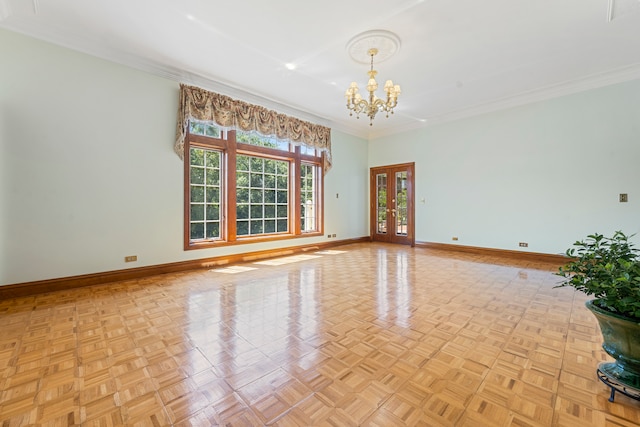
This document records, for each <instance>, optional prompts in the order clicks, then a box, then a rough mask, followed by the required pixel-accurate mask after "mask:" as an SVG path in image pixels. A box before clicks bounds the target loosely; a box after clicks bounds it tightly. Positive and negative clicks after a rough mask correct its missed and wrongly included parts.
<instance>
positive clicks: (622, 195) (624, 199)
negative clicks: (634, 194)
mask: <svg viewBox="0 0 640 427" xmlns="http://www.w3.org/2000/svg"><path fill="white" fill-rule="evenodd" d="M628 201H629V197H628V196H627V193H620V203H627V202H628Z"/></svg>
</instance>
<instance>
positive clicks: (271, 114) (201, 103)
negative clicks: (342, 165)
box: [174, 84, 331, 172]
mask: <svg viewBox="0 0 640 427" xmlns="http://www.w3.org/2000/svg"><path fill="white" fill-rule="evenodd" d="M191 119H194V120H204V121H208V122H213V123H215V124H216V125H218V126H220V127H222V128H226V129H235V130H242V131H245V132H252V131H253V132H258V133H259V134H260V135H263V136H266V137H275V138H278V139H280V140H283V141H288V142H290V143H292V144H295V145H304V146H307V147H312V148H315V149H316V150H320V152H323V153H324V165H323V168H324V171H325V172H327V171H328V170H329V169H330V168H331V129H330V128H328V127H325V126H321V125H316V124H313V123H309V122H306V121H304V120H299V119H296V118H294V117H289V116H287V115H285V114H281V113H278V112H276V111H273V110H269V109H267V108H264V107H260V106H258V105H252V104H249V103H246V102H243V101H238V100H235V99H232V98H230V97H228V96H225V95H220V94H217V93H214V92H209V91H207V90H204V89H201V88H199V87H195V86H188V85H185V84H181V85H180V105H179V107H178V125H177V129H176V143H175V146H174V150H175V152H176V154H178V156H180V158H181V159H183V160H184V139H185V138H186V136H187V130H188V127H189V120H191Z"/></svg>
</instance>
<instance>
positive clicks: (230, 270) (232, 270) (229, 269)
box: [209, 265, 257, 274]
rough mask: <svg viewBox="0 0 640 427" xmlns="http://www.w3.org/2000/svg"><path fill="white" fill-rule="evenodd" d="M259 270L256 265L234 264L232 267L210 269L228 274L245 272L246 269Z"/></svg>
mask: <svg viewBox="0 0 640 427" xmlns="http://www.w3.org/2000/svg"><path fill="white" fill-rule="evenodd" d="M251 270H257V268H256V267H245V266H242V265H232V266H230V267H224V268H216V269H214V270H209V271H212V272H214V273H226V274H236V273H244V272H245V271H251Z"/></svg>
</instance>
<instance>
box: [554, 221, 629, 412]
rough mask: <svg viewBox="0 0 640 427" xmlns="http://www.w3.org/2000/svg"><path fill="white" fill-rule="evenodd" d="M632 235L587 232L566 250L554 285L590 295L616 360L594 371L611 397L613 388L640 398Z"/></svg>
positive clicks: (589, 305) (590, 305)
mask: <svg viewBox="0 0 640 427" xmlns="http://www.w3.org/2000/svg"><path fill="white" fill-rule="evenodd" d="M631 237H632V236H627V235H625V234H624V233H622V232H621V231H616V232H615V233H614V234H613V236H612V237H605V236H604V235H602V234H598V233H596V234H592V235H589V236H587V238H586V239H584V240H582V241H577V242H575V243H574V244H573V247H572V248H570V249H568V250H567V251H566V255H567V256H568V257H569V259H570V260H569V262H568V263H567V264H566V265H564V266H563V267H560V269H559V271H558V272H557V273H556V274H557V275H558V276H561V277H562V278H563V280H562V282H561V283H560V284H559V285H558V286H557V287H564V286H571V287H573V288H575V289H576V290H578V291H581V292H584V293H585V294H586V295H590V296H593V298H594V299H592V300H589V301H587V302H586V306H587V308H588V309H589V310H591V312H592V313H593V314H594V315H595V317H596V319H597V320H598V323H599V325H600V330H601V331H602V336H603V339H604V343H603V345H602V347H603V349H604V350H605V351H606V352H607V354H609V355H610V356H611V357H613V358H614V359H615V362H612V363H601V364H600V365H599V366H598V371H599V372H598V375H599V376H600V373H603V374H604V376H605V377H606V378H603V377H602V376H600V379H601V380H602V381H603V382H605V384H607V385H609V386H610V387H611V388H612V391H611V398H610V399H609V400H611V401H613V396H614V393H615V390H619V391H622V392H623V393H625V394H627V395H630V396H631V397H635V398H638V397H640V256H639V255H638V249H635V248H634V245H633V243H631V242H630V241H629V239H630V238H631ZM612 384H613V385H612ZM615 385H618V386H620V387H621V388H618V387H614V386H615ZM629 388H631V389H632V390H629Z"/></svg>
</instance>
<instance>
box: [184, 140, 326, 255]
mask: <svg viewBox="0 0 640 427" xmlns="http://www.w3.org/2000/svg"><path fill="white" fill-rule="evenodd" d="M192 147H197V148H202V149H205V150H206V149H209V150H219V151H220V152H221V162H220V163H221V168H222V177H221V183H220V184H221V185H220V187H221V189H220V204H221V219H220V239H217V240H201V241H192V240H191V230H190V225H191V216H190V213H191V209H190V202H191V191H190V180H191V177H190V171H191V161H190V155H191V148H192ZM184 150H185V162H184V232H183V234H184V249H185V250H194V249H207V248H214V247H220V246H230V245H238V244H248V243H258V242H269V241H275V240H287V239H295V238H304V237H314V236H322V235H324V203H323V201H324V171H323V167H322V165H323V160H324V154H322V155H319V156H313V155H308V154H302V153H301V150H300V146H296V145H291V144H290V151H284V150H280V149H275V148H269V147H260V146H256V145H252V144H245V143H242V142H237V141H236V132H235V131H232V130H230V131H221V135H220V137H219V138H216V137H210V136H204V135H196V134H191V133H188V134H187V137H186V138H185V147H184ZM238 155H248V156H258V157H263V158H270V159H274V160H286V161H288V162H289V200H288V203H289V227H288V228H289V232H287V233H274V234H264V235H251V236H240V237H238V235H237V228H236V191H235V188H236V159H237V156H238ZM303 162H304V163H305V164H312V165H314V166H315V168H316V171H317V175H316V181H317V184H316V189H315V193H316V194H315V197H316V205H315V209H316V218H315V221H316V230H314V231H308V232H303V231H302V221H301V214H300V201H301V192H300V187H301V185H300V182H299V179H300V168H301V165H302V163H303Z"/></svg>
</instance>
